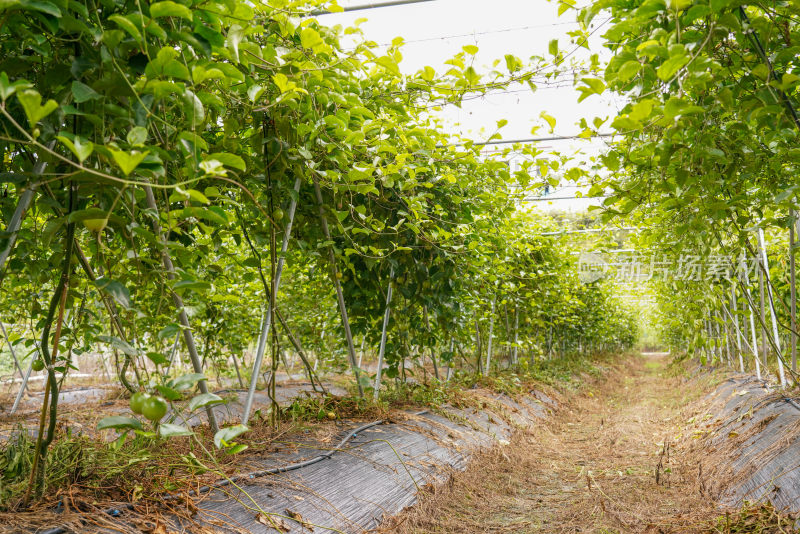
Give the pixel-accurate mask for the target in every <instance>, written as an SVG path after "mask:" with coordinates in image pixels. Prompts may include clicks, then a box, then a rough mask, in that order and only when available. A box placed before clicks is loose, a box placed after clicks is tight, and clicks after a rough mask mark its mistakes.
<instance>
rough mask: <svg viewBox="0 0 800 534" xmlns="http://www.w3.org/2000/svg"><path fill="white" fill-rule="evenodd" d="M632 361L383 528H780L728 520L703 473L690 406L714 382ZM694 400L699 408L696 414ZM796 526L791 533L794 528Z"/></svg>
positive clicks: (756, 519) (745, 515)
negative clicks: (711, 495) (709, 491)
mask: <svg viewBox="0 0 800 534" xmlns="http://www.w3.org/2000/svg"><path fill="white" fill-rule="evenodd" d="M666 363H667V357H665V356H661V357H650V358H649V359H643V358H640V357H632V358H630V359H626V360H624V361H622V362H621V363H619V364H617V365H614V366H613V368H612V369H611V371H610V372H609V373H608V374H607V375H606V376H605V377H604V378H603V379H601V380H596V381H594V382H589V384H588V386H587V387H585V388H584V389H583V391H582V392H581V393H578V394H576V395H575V396H573V397H572V398H571V400H570V401H569V402H568V404H566V405H564V406H562V408H561V409H560V410H559V413H558V414H557V415H556V416H555V417H554V418H553V420H552V421H550V422H548V423H544V424H543V425H542V426H540V427H539V428H537V429H535V430H533V431H531V432H518V433H517V434H515V436H514V437H513V439H512V440H511V444H510V445H507V446H505V447H502V446H498V447H495V448H493V449H490V450H487V451H484V452H481V453H478V454H476V455H475V456H473V458H472V459H471V462H470V465H469V468H468V469H467V471H466V472H455V473H452V478H451V479H450V480H449V482H447V483H445V484H443V485H440V486H436V487H432V488H428V489H426V491H425V492H424V494H423V495H422V496H421V498H420V501H419V503H418V504H417V505H416V506H414V507H413V508H411V509H409V510H407V511H405V512H404V513H403V514H401V515H400V516H398V517H396V518H394V519H392V520H390V521H389V522H388V523H387V524H385V525H384V526H383V528H382V529H381V530H380V532H387V533H388V532H392V533H398V534H417V533H426V534H427V533H449V532H452V533H459V534H470V533H501V532H514V533H520V534H524V533H529V532H531V533H532V532H552V533H567V532H647V533H673V532H708V533H712V532H720V533H723V532H724V533H735V532H781V531H782V530H780V529H781V528H787V527H786V526H787V525H790V524H791V520H790V519H788V518H786V517H783V516H780V515H779V514H777V513H775V512H774V510H769V509H767V508H764V507H756V508H748V509H746V510H744V511H742V512H740V513H739V515H736V514H733V515H731V514H730V513H729V514H728V516H727V519H726V517H725V516H723V517H722V518H720V513H721V511H720V509H719V508H718V507H717V506H716V505H715V504H714V503H713V502H711V500H710V499H709V498H708V497H707V496H706V495H705V494H704V492H703V488H702V487H701V484H700V482H699V480H698V460H699V458H698V456H696V451H695V453H693V452H692V451H691V447H690V446H689V445H690V442H691V441H692V440H691V438H690V437H681V438H679V439H676V438H678V437H679V436H687V434H690V433H687V432H686V430H687V429H686V427H685V424H684V421H686V420H687V418H688V417H689V416H690V415H692V414H691V413H689V412H688V410H687V408H686V406H687V405H688V404H690V403H691V401H693V400H695V399H697V398H698V397H699V396H700V395H701V393H702V392H703V391H704V388H705V387H706V386H707V383H708V382H707V381H706V380H700V381H690V382H688V383H687V382H686V381H685V380H683V379H682V377H681V376H680V375H679V374H677V373H674V372H670V371H668V370H667V369H666ZM696 407H697V405H693V408H692V409H696ZM788 531H790V530H787V532H788Z"/></svg>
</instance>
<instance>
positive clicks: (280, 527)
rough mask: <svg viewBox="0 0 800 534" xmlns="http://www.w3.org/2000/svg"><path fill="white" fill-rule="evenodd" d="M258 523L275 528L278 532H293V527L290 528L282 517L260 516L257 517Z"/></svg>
mask: <svg viewBox="0 0 800 534" xmlns="http://www.w3.org/2000/svg"><path fill="white" fill-rule="evenodd" d="M256 521H258V522H259V523H261V524H262V525H266V526H268V527H270V528H274V529H275V530H277V531H278V532H289V531H290V530H292V527H290V526H289V524H288V523H287V522H286V521H284V520H283V518H280V517H271V516H268V515H266V514H258V515H257V516H256Z"/></svg>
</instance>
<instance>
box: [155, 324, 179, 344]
mask: <svg viewBox="0 0 800 534" xmlns="http://www.w3.org/2000/svg"><path fill="white" fill-rule="evenodd" d="M180 331H181V327H180V326H178V325H177V324H175V323H172V324H169V325H167V326H165V327H164V328H162V329H161V330H159V331H158V334H157V335H158V339H161V340H164V339H167V338H172V337H174V336H176V335H178V333H179V332H180Z"/></svg>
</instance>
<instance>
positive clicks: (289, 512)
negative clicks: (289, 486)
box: [285, 508, 314, 532]
mask: <svg viewBox="0 0 800 534" xmlns="http://www.w3.org/2000/svg"><path fill="white" fill-rule="evenodd" d="M285 512H286V515H288V516H289V517H291V518H292V519H294V520H295V521H297V522H298V523H300V525H301V526H303V527H305V528H307V529H308V530H309V531H310V532H314V527H312V526H311V523H309V522H308V521H306V520H305V519H303V516H301V515H300V514H298V513H297V512H295V511H294V510H289V509H288V508H287V509H286V510H285Z"/></svg>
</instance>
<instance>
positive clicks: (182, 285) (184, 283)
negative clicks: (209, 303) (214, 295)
mask: <svg viewBox="0 0 800 534" xmlns="http://www.w3.org/2000/svg"><path fill="white" fill-rule="evenodd" d="M210 288H211V284H209V283H208V282H204V281H202V280H180V281H178V282H175V284H173V286H172V289H174V290H175V291H180V290H187V289H191V290H193V291H206V290H208V289H210Z"/></svg>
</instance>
